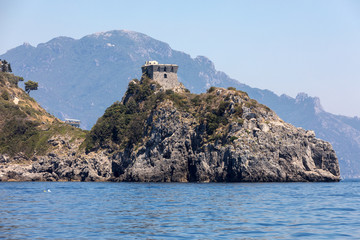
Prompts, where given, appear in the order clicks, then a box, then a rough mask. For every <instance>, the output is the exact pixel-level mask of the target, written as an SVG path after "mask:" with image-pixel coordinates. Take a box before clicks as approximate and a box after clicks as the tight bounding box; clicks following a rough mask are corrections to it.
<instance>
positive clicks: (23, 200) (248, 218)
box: [0, 181, 360, 239]
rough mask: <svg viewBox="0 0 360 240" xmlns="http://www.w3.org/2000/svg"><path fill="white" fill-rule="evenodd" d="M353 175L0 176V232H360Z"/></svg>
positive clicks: (143, 235) (109, 235)
mask: <svg viewBox="0 0 360 240" xmlns="http://www.w3.org/2000/svg"><path fill="white" fill-rule="evenodd" d="M359 209H360V182H359V181H342V182H340V183H206V184H205V183H78V182H20V183H15V182H8V183H0V239H360V210H359Z"/></svg>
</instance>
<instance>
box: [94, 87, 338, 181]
mask: <svg viewBox="0 0 360 240" xmlns="http://www.w3.org/2000/svg"><path fill="white" fill-rule="evenodd" d="M136 84H137V85H138V86H137V87H138V89H137V90H136V91H134V90H131V91H129V90H128V92H127V93H126V95H125V96H124V98H123V101H122V102H121V103H115V104H114V105H113V106H112V107H111V108H112V109H113V110H114V109H116V108H117V109H122V110H119V112H122V113H123V115H122V116H121V114H118V113H119V112H116V111H113V112H112V114H113V115H117V117H118V118H124V119H127V118H126V117H125V116H128V117H129V118H128V123H127V125H134V124H135V125H136V122H137V121H140V122H139V124H137V126H138V127H139V128H138V133H136V134H135V135H136V136H134V137H133V138H134V139H133V140H131V141H130V140H129V139H125V138H121V136H116V135H117V134H118V133H119V130H118V129H117V126H116V125H117V124H116V123H114V119H112V116H110V115H107V114H109V113H110V111H107V112H106V113H105V115H104V116H103V117H102V118H101V119H99V121H98V123H97V124H96V125H95V126H94V128H93V129H92V131H91V133H90V135H89V136H92V137H90V138H88V139H87V140H88V143H87V144H88V146H91V147H92V149H93V150H94V149H107V150H108V151H110V152H114V154H113V156H112V172H113V178H112V180H115V181H145V182H146V181H156V182H171V181H176V182H188V181H200V182H224V181H251V182H258V181H260V182H267V181H338V180H339V179H340V173H339V166H338V160H337V157H336V155H335V152H334V150H333V149H332V147H331V145H330V144H329V143H327V142H325V141H322V140H319V139H317V138H315V134H314V132H312V131H305V130H303V129H300V128H296V127H294V126H292V125H290V124H287V123H285V122H283V121H282V120H281V119H280V118H279V117H278V116H277V115H276V114H275V113H274V112H273V111H271V110H270V109H269V108H267V107H266V106H264V105H261V104H259V103H257V102H256V101H255V100H252V99H250V98H249V97H248V96H247V94H246V93H244V92H241V91H236V90H235V89H231V88H230V89H228V90H227V89H224V88H210V89H209V91H208V93H206V94H200V95H196V94H191V93H187V92H184V93H174V92H172V91H166V92H161V91H157V89H156V85H155V84H152V83H151V81H148V80H146V81H142V82H141V83H136ZM147 85H148V86H149V88H150V89H153V91H152V92H151V93H150V94H149V95H147V96H146V97H144V96H143V92H144V91H143V90H141V89H143V88H144V89H147V87H146V86H147ZM139 95H141V96H139ZM134 99H137V103H138V104H137V107H136V108H134V105H133V104H131V102H132V101H134ZM139 99H143V100H141V101H139ZM129 109H131V110H132V111H133V113H129V112H128V113H127V111H128V110H129ZM130 115H131V116H130ZM140 116H142V120H141V117H140ZM112 123H114V124H113V125H112ZM109 129H112V132H111V131H109ZM101 132H111V133H110V135H109V134H108V135H107V136H101V134H100V135H99V133H101ZM107 137H108V138H107ZM111 139H112V140H111ZM114 139H118V140H117V141H114ZM88 149H89V148H88Z"/></svg>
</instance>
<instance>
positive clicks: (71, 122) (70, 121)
mask: <svg viewBox="0 0 360 240" xmlns="http://www.w3.org/2000/svg"><path fill="white" fill-rule="evenodd" d="M65 123H67V124H69V125H71V126H73V127H77V128H79V127H80V120H77V119H70V118H65Z"/></svg>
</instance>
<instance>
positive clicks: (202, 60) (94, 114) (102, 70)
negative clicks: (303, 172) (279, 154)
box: [0, 31, 360, 178]
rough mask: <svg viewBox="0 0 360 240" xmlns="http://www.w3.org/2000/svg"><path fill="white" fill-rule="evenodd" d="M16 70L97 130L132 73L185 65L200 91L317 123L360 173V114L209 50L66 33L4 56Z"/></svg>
mask: <svg viewBox="0 0 360 240" xmlns="http://www.w3.org/2000/svg"><path fill="white" fill-rule="evenodd" d="M0 58H1V59H6V60H7V61H8V62H10V63H11V66H12V70H13V72H14V73H15V74H17V75H20V76H23V77H24V78H25V79H30V80H34V81H37V82H39V90H38V91H34V93H32V95H33V97H34V98H35V99H36V100H37V101H38V102H39V103H40V104H41V105H42V106H43V107H44V108H45V109H46V110H48V111H49V112H50V113H52V114H53V115H55V116H57V117H59V118H61V119H64V118H66V117H70V118H76V119H80V120H81V121H82V127H83V128H85V129H90V128H91V127H92V126H93V125H94V123H95V122H96V119H97V118H98V117H100V116H101V115H102V114H103V113H104V111H105V109H106V107H107V106H109V105H111V104H112V103H113V102H115V101H118V100H120V98H121V96H122V95H123V94H124V93H125V91H126V87H127V85H128V83H129V81H130V80H132V79H133V78H139V77H140V76H141V70H140V68H139V66H141V65H143V64H144V62H145V61H147V60H157V61H158V62H160V63H174V64H177V65H179V70H178V77H179V81H181V82H182V83H183V84H184V85H185V87H186V88H188V89H189V90H190V91H192V92H195V93H201V92H205V91H206V89H208V88H209V87H210V86H216V87H225V88H226V87H230V86H232V87H236V88H237V89H238V90H242V91H245V92H247V93H248V94H249V96H250V97H251V98H254V99H256V100H258V101H259V102H260V103H262V104H266V105H267V106H269V107H270V108H271V109H273V110H274V111H275V112H276V113H277V114H278V115H279V116H280V117H281V118H282V119H283V120H285V121H287V122H290V123H292V124H294V125H295V126H297V127H302V128H304V129H312V130H315V132H316V134H317V136H318V137H320V138H322V139H324V140H327V141H329V142H330V143H331V144H332V145H333V146H334V149H335V151H336V152H337V155H338V157H339V162H340V170H341V174H342V176H343V177H344V178H350V177H360V139H359V138H360V119H359V118H348V117H345V116H339V115H334V114H330V113H327V112H325V111H324V110H323V109H322V107H321V105H320V103H319V100H318V99H317V98H313V97H309V96H307V95H306V94H299V95H298V96H297V97H296V98H291V97H289V96H286V95H281V96H278V95H276V94H274V93H273V92H271V91H269V90H261V89H257V88H252V87H250V86H248V85H246V84H243V83H240V82H238V81H236V80H234V79H231V78H230V77H229V76H227V75H226V74H225V73H223V72H219V71H216V69H215V67H214V64H213V63H212V62H211V61H210V60H209V59H207V58H206V57H202V56H198V57H196V58H191V57H190V55H188V54H186V53H183V52H180V51H176V50H173V49H171V48H170V46H169V45H168V44H166V43H164V42H161V41H158V40H155V39H153V38H151V37H149V36H147V35H144V34H141V33H137V32H132V31H109V32H103V33H96V34H91V35H88V36H85V37H83V38H81V39H72V38H68V37H58V38H55V39H52V40H51V41H49V42H47V43H42V44H39V45H38V46H37V47H33V46H31V45H29V44H24V45H21V46H19V47H16V48H14V49H11V50H9V51H8V52H6V53H5V54H3V55H1V56H0Z"/></svg>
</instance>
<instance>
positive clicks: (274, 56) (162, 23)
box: [0, 0, 360, 116]
mask: <svg viewBox="0 0 360 240" xmlns="http://www.w3.org/2000/svg"><path fill="white" fill-rule="evenodd" d="M0 16H1V17H0V19H1V22H2V24H1V29H0V54H3V53H5V52H6V51H7V50H9V49H11V48H14V47H16V46H18V45H21V44H22V43H24V42H29V43H30V44H31V45H33V46H36V45H37V44H39V43H42V42H47V41H49V40H51V39H52V38H54V37H57V36H68V37H73V38H76V39H78V38H81V37H83V36H85V35H88V34H91V33H95V32H103V31H109V30H117V29H127V30H133V31H137V32H142V33H145V34H147V35H149V36H151V37H153V38H155V39H158V40H161V41H164V42H167V43H169V44H170V46H171V47H172V48H173V49H175V50H180V51H183V52H186V53H188V54H190V55H191V56H192V57H196V56H197V55H203V56H206V57H208V58H210V59H211V60H212V61H213V62H214V64H215V67H216V69H217V70H221V71H224V72H225V73H227V74H228V75H229V76H230V77H232V78H234V79H237V80H239V81H240V82H243V83H246V84H248V85H250V86H252V87H258V88H261V89H269V90H272V91H274V92H275V93H277V94H282V93H286V94H288V95H290V96H292V97H295V96H296V94H297V93H298V92H306V93H308V94H309V95H310V96H318V97H320V99H321V102H322V105H323V106H324V108H325V110H327V111H329V112H331V113H336V114H343V115H348V116H355V115H356V116H360V1H357V0H354V1H347V0H338V1H332V0H324V1H322V0H311V1H310V0H309V1H306V0H292V1H288V0H283V1H271V0H264V1H256V0H251V1H250V0H246V1H245V0H244V1H240V0H221V1H219V0H214V1H212V0H202V1H201V0H181V1H169V0H159V1H157V0H153V1H138V0H131V1H130V0H127V1H125V0H124V1H119V0H116V1H107V0H101V1H91V0H81V1H80V0H77V1H74V0H61V1H58V0H51V1H49V0H37V1H36V0H0Z"/></svg>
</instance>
